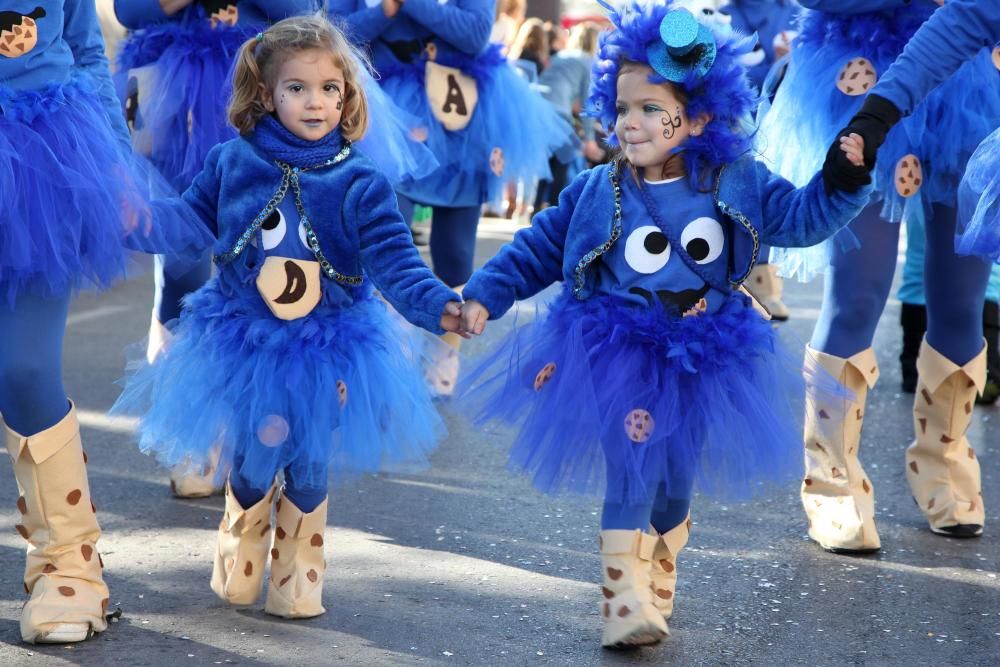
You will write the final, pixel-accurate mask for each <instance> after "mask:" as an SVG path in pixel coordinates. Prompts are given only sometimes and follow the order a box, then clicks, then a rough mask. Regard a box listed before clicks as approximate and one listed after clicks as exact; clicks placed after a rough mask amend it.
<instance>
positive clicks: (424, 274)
mask: <svg viewBox="0 0 1000 667" xmlns="http://www.w3.org/2000/svg"><path fill="white" fill-rule="evenodd" d="M344 216H345V218H347V216H353V217H355V219H356V220H358V240H359V241H360V244H361V264H362V266H363V267H364V270H365V273H366V274H367V275H368V276H369V277H370V278H371V279H372V282H374V283H375V286H376V287H377V288H378V290H379V291H380V292H381V293H382V296H384V297H385V298H386V300H387V301H388V302H389V303H391V304H392V306H393V307H394V308H395V309H396V310H397V311H399V314H400V315H402V316H403V317H405V318H406V319H407V320H409V321H410V322H412V323H413V324H415V325H417V326H418V327H421V328H423V329H426V330H428V331H430V332H432V333H436V334H441V333H444V330H443V329H442V328H441V324H440V321H441V315H442V314H443V313H444V306H445V304H446V303H448V302H449V301H458V302H461V301H462V297H460V296H459V295H458V294H457V293H455V292H454V291H452V290H450V289H448V287H447V286H446V285H445V284H444V283H442V282H441V281H440V280H438V279H437V278H436V277H435V276H434V274H433V273H431V270H430V269H428V268H427V265H426V264H425V263H424V260H423V259H421V257H420V253H419V252H417V249H416V247H414V245H413V240H412V238H411V237H410V232H409V230H408V229H407V227H406V223H405V222H403V216H402V215H400V213H399V207H398V206H397V205H396V196H395V195H394V194H393V192H392V186H390V185H389V181H388V180H387V179H386V178H385V176H382V175H381V174H378V173H374V174H372V175H370V176H368V177H362V178H359V179H358V180H357V181H356V182H355V183H354V184H353V185H352V186H351V187H350V188H349V189H348V191H347V196H346V197H345V201H344Z"/></svg>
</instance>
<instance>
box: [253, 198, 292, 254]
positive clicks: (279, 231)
mask: <svg viewBox="0 0 1000 667" xmlns="http://www.w3.org/2000/svg"><path fill="white" fill-rule="evenodd" d="M260 231H261V235H262V236H263V239H264V250H274V249H275V248H277V247H278V245H279V244H280V243H281V241H282V240H283V239H284V238H285V234H286V233H287V231H288V223H287V222H286V221H285V214H284V213H282V212H281V209H280V208H276V209H274V211H273V212H272V213H271V215H269V216H267V219H265V220H264V222H263V223H261V226H260Z"/></svg>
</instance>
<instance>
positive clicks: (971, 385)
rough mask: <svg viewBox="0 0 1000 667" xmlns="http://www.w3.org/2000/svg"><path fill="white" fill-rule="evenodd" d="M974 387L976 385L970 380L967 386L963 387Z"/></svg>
mask: <svg viewBox="0 0 1000 667" xmlns="http://www.w3.org/2000/svg"><path fill="white" fill-rule="evenodd" d="M975 386H976V383H975V382H973V381H972V380H969V383H968V384H967V385H965V388H966V389H972V388H973V387H975Z"/></svg>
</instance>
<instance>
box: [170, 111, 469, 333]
mask: <svg viewBox="0 0 1000 667" xmlns="http://www.w3.org/2000/svg"><path fill="white" fill-rule="evenodd" d="M263 122H266V121H262V123H263ZM266 129H267V128H266V127H262V125H261V124H258V128H257V130H255V132H253V133H251V134H250V135H248V136H246V137H241V138H238V139H233V140H232V141H227V142H226V143H224V144H220V145H218V146H216V147H215V148H213V149H212V150H211V151H210V152H209V154H208V159H207V160H206V163H205V168H204V170H203V171H202V172H201V173H200V174H199V175H198V176H197V177H196V178H195V179H194V183H192V184H191V187H190V188H188V190H187V191H186V192H185V193H184V194H183V195H182V197H180V198H175V199H169V200H163V201H158V202H155V203H154V204H153V215H154V220H155V224H156V225H157V226H159V225H164V224H170V223H171V222H174V223H175V224H178V225H180V226H190V225H197V224H203V225H205V226H207V227H208V229H209V230H211V232H212V234H213V236H214V237H215V238H216V242H215V245H214V247H213V254H214V255H216V256H219V255H224V254H226V253H227V252H229V251H230V250H231V249H232V248H233V247H234V246H235V245H236V241H237V239H238V238H239V237H240V236H241V235H242V234H243V233H244V232H245V231H246V230H247V228H248V227H249V226H250V225H251V224H252V223H253V221H254V219H255V218H257V216H258V214H260V212H261V211H262V210H264V208H265V207H266V205H267V203H268V201H269V200H270V199H271V198H272V197H273V196H274V195H275V193H276V191H277V190H278V188H279V185H280V184H281V181H282V170H281V169H280V168H279V167H278V165H277V163H276V159H278V158H277V157H276V155H275V153H274V152H273V151H271V150H269V148H266V147H265V146H267V145H268V144H267V143H266V142H265V141H264V138H265V137H264V136H263V132H264V130H266ZM279 132H280V130H279ZM259 134H261V135H262V136H258V135H259ZM271 136H272V137H273V133H272V135H271ZM282 137H283V139H284V140H287V142H288V143H289V145H290V146H291V147H292V148H295V147H297V146H301V147H302V148H303V149H304V150H303V151H302V153H303V155H308V156H309V157H307V158H304V159H303V160H302V161H300V162H292V163H291V164H292V166H294V167H308V166H311V165H313V164H316V163H318V162H322V161H324V160H318V159H316V157H315V156H316V153H315V151H314V150H310V147H309V146H308V144H310V143H311V142H304V141H303V140H300V139H296V138H294V137H293V136H292V135H291V134H290V133H288V132H287V131H284V133H283V134H282ZM335 153H336V151H335V150H334V151H333V152H331V153H330V154H329V155H328V156H325V157H331V158H332V157H333V155H334V154H335ZM281 159H284V160H286V161H287V160H288V159H289V158H288V156H287V155H282V156H281ZM299 181H300V183H301V188H302V203H303V206H304V209H305V211H306V213H307V215H308V216H309V220H310V222H311V223H312V227H313V229H314V231H315V233H316V236H317V237H318V239H319V245H320V249H321V251H322V253H323V255H324V256H325V257H326V259H327V260H328V261H329V262H330V264H332V265H333V268H334V269H335V270H336V271H338V272H339V273H340V274H343V275H345V276H361V275H366V276H368V277H369V278H371V280H372V281H373V283H374V284H375V286H376V287H377V288H378V289H379V291H380V292H381V293H382V295H383V296H384V297H385V298H386V300H388V301H389V303H391V304H392V305H393V307H395V308H396V310H398V311H399V313H400V314H401V315H402V316H403V317H405V318H406V319H407V320H409V321H410V322H413V323H414V324H416V325H417V326H420V327H423V328H424V329H427V330H428V331H432V332H434V333H442V330H441V328H440V325H439V321H440V318H441V314H442V312H443V311H444V306H445V303H447V302H448V301H461V297H459V295H458V294H456V293H455V292H453V291H452V290H450V289H448V287H446V286H445V285H444V283H442V282H441V281H440V280H438V279H437V278H435V277H434V274H432V273H431V271H430V269H428V268H427V265H426V264H424V261H423V260H422V259H421V258H420V254H419V253H418V252H417V250H416V248H415V247H414V246H413V241H412V239H411V238H410V233H409V230H408V228H407V225H406V223H405V222H404V221H403V217H402V216H401V215H400V213H399V209H398V207H397V205H396V196H395V194H394V193H393V191H392V186H390V185H389V181H388V180H387V179H386V178H385V176H383V175H382V174H381V173H380V172H379V171H378V169H377V168H376V167H375V165H374V163H372V161H371V160H369V159H368V158H367V157H365V156H364V155H362V154H361V153H360V152H359V151H358V150H357V149H356V148H353V147H352V150H351V153H350V155H349V156H348V157H347V159H345V160H344V161H342V162H340V163H339V164H335V165H333V166H328V167H322V168H318V169H311V170H307V171H302V172H301V173H299ZM287 196H288V197H292V196H293V195H292V192H291V191H289V192H288V193H287ZM256 238H257V240H258V243H257V247H255V246H253V245H248V246H246V249H245V250H244V251H243V252H242V254H241V255H239V256H238V257H237V258H236V259H235V260H234V261H231V262H228V263H225V264H222V265H221V266H220V271H224V272H229V271H235V272H237V274H239V278H240V279H241V280H242V281H243V282H244V283H245V284H250V283H252V282H253V280H254V279H255V278H256V276H257V274H258V273H259V272H260V268H261V266H262V264H263V261H264V253H263V251H262V250H259V249H258V247H262V246H263V239H262V236H261V232H260V230H258V232H257V235H256Z"/></svg>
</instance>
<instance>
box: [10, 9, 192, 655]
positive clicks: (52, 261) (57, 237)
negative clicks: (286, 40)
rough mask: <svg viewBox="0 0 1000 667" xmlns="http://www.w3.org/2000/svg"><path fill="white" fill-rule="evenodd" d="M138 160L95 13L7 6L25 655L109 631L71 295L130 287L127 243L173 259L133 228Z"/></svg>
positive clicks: (153, 232)
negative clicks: (69, 331) (78, 399)
mask: <svg viewBox="0 0 1000 667" xmlns="http://www.w3.org/2000/svg"><path fill="white" fill-rule="evenodd" d="M130 158H131V149H130V146H129V141H128V131H127V129H126V127H125V123H124V120H123V119H122V117H121V113H120V103H119V102H118V100H117V98H116V97H115V94H114V90H113V86H112V84H111V78H110V75H109V73H108V63H107V60H106V59H105V57H104V44H103V41H102V39H101V33H100V30H99V28H98V24H97V16H96V12H95V6H94V3H93V2H92V1H91V0H30V1H29V0H6V1H5V2H3V3H0V201H3V203H4V215H3V216H2V217H0V413H2V415H3V421H4V427H3V428H4V433H3V435H4V442H5V444H6V447H7V451H8V453H9V454H10V456H11V459H12V461H13V466H14V475H15V477H16V478H17V485H18V490H19V492H20V493H19V498H18V501H17V508H18V511H19V514H20V516H19V520H18V525H17V531H18V532H19V533H20V534H21V536H22V537H23V538H24V539H25V540H26V541H27V542H28V554H27V563H26V566H25V572H24V586H25V590H26V591H27V592H28V594H29V595H30V596H31V599H30V600H28V602H27V603H26V604H25V606H24V609H23V610H22V612H21V637H22V638H23V639H24V640H25V641H28V642H46V643H66V642H77V641H81V640H83V639H85V638H86V637H88V636H90V635H91V634H92V633H94V632H101V631H103V630H105V629H106V628H107V623H106V621H105V617H104V612H105V610H106V608H107V605H108V599H109V598H108V588H107V586H106V585H105V583H104V580H103V576H102V567H103V565H102V563H101V558H100V555H99V554H98V552H97V545H96V543H97V540H98V538H99V537H100V534H101V530H100V526H99V525H98V523H97V515H96V511H97V510H96V508H95V506H94V503H93V502H92V500H91V497H90V489H89V485H88V479H87V470H86V461H87V457H86V454H85V453H84V451H83V445H82V442H81V440H80V425H79V422H78V421H77V417H76V410H75V408H74V406H73V403H72V402H71V401H69V400H68V398H67V396H66V390H65V389H64V387H63V382H62V347H63V334H64V331H65V327H66V316H67V311H68V308H69V302H70V298H71V296H72V293H73V291H74V290H75V289H77V288H80V287H84V286H88V285H92V286H96V287H98V288H104V287H108V286H109V285H110V284H111V283H112V282H113V281H114V279H115V278H118V277H120V276H121V275H123V273H124V271H125V266H126V254H125V253H126V250H125V247H124V246H123V239H125V241H126V242H127V243H128V244H129V245H130V246H131V247H133V248H143V249H163V248H166V247H167V245H166V244H164V243H161V241H163V239H162V237H161V236H160V234H159V231H160V230H158V229H157V228H155V227H152V226H150V225H149V224H148V221H144V220H139V219H138V217H137V215H136V212H137V211H139V210H141V209H142V207H143V206H144V204H143V200H144V199H145V198H146V197H145V193H143V192H141V191H140V188H139V186H138V184H139V183H140V182H142V180H141V179H140V178H139V177H138V176H137V175H135V176H134V175H133V174H134V173H135V172H134V165H133V164H132V161H131V159H130ZM126 212H128V213H126ZM175 240H176V241H177V243H176V247H178V248H181V247H182V246H183V245H184V244H183V239H181V238H180V237H179V236H178V237H177V238H176V239H175Z"/></svg>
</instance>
